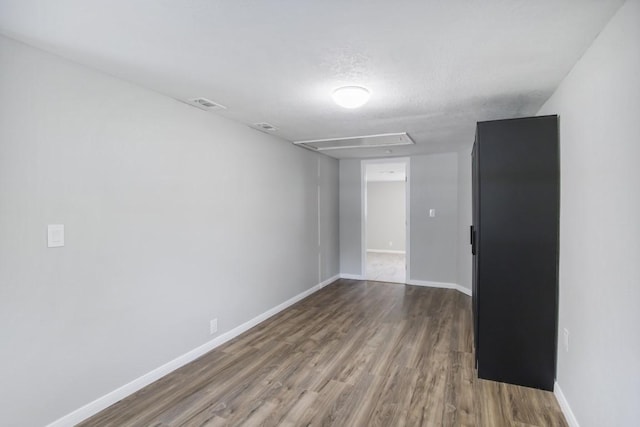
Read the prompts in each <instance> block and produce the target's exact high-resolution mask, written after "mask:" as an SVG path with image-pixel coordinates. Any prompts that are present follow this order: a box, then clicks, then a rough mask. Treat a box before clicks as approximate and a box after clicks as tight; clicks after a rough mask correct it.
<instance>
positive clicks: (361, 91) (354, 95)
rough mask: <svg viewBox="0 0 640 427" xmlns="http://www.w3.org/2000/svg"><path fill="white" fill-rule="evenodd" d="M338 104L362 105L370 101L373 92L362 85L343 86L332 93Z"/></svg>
mask: <svg viewBox="0 0 640 427" xmlns="http://www.w3.org/2000/svg"><path fill="white" fill-rule="evenodd" d="M331 96H332V97H333V100H334V101H335V103H336V104H338V105H339V106H341V107H344V108H358V107H362V106H363V105H364V104H366V103H367V101H369V98H370V97H371V92H369V89H367V88H364V87H362V86H343V87H339V88H338V89H336V90H334V91H333V94H331Z"/></svg>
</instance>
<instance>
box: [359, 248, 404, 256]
mask: <svg viewBox="0 0 640 427" xmlns="http://www.w3.org/2000/svg"><path fill="white" fill-rule="evenodd" d="M367 252H373V253H376V254H402V255H405V254H406V252H405V251H392V250H390V249H367Z"/></svg>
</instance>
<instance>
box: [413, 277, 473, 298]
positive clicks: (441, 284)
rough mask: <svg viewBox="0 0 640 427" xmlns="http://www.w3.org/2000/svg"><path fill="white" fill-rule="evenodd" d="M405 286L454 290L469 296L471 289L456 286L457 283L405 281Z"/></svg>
mask: <svg viewBox="0 0 640 427" xmlns="http://www.w3.org/2000/svg"><path fill="white" fill-rule="evenodd" d="M407 285H414V286H427V287H430V288H443V289H455V290H456V291H458V292H462V293H463V294H465V295H469V296H471V289H467V288H465V287H464V286H460V285H458V284H457V283H446V282H432V281H427V280H407Z"/></svg>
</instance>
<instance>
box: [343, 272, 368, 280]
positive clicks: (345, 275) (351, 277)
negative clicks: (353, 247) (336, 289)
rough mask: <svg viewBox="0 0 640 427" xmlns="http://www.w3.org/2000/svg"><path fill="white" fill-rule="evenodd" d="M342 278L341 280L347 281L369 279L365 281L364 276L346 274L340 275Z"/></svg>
mask: <svg viewBox="0 0 640 427" xmlns="http://www.w3.org/2000/svg"><path fill="white" fill-rule="evenodd" d="M340 278H341V279H347V280H367V279H365V277H364V276H361V275H359V274H344V273H340Z"/></svg>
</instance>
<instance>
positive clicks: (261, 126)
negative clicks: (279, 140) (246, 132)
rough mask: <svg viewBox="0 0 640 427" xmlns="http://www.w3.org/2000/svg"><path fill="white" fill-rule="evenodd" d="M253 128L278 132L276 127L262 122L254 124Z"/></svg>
mask: <svg viewBox="0 0 640 427" xmlns="http://www.w3.org/2000/svg"><path fill="white" fill-rule="evenodd" d="M253 126H255V127H257V128H258V129H260V130H266V131H267V132H275V131H277V130H278V128H277V127H275V126H274V125H272V124H270V123H266V122H262V123H254V125H253Z"/></svg>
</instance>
